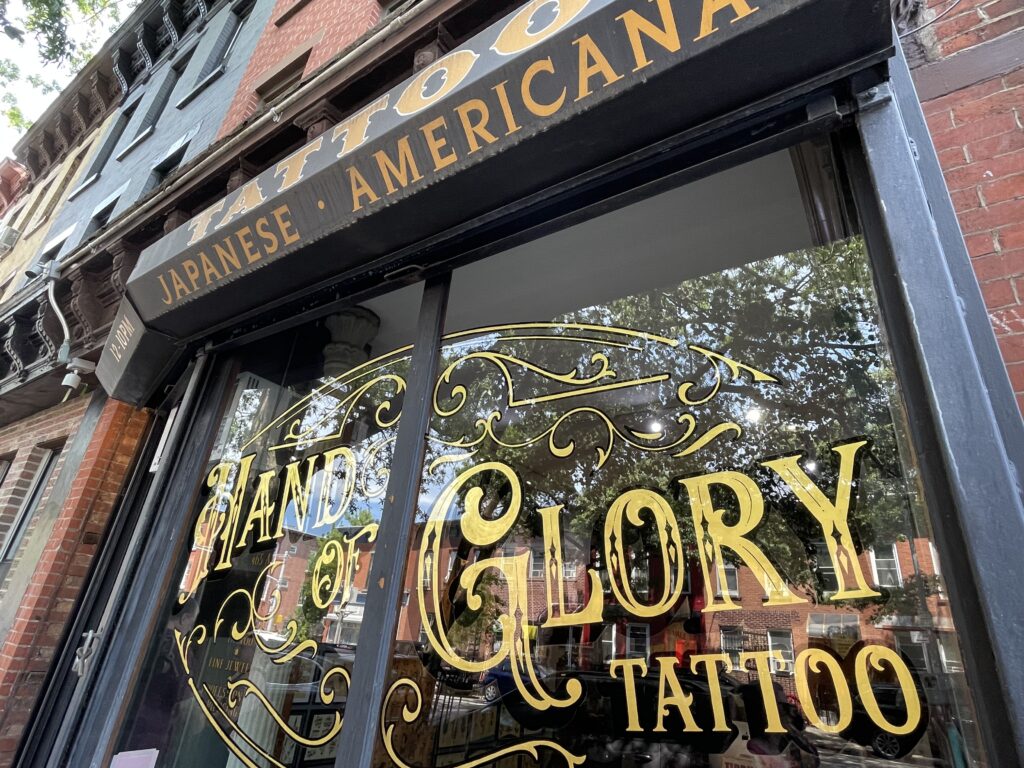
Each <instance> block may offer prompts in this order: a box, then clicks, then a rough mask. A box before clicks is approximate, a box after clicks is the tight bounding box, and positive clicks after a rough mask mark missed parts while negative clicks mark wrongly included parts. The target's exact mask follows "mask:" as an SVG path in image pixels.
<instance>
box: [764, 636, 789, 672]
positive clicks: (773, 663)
mask: <svg viewBox="0 0 1024 768" xmlns="http://www.w3.org/2000/svg"><path fill="white" fill-rule="evenodd" d="M772 632H787V633H788V634H789V649H788V650H789V656H790V657H789V659H786V660H785V662H784V663H785V664H786V668H785V669H780V668H779V667H780V662H779V661H778V660H777V659H776V658H774V657H770V660H769V667H770V669H771V671H772V674H773V675H785V676H787V677H789V676H791V675H792V674H793V664H794V662H795V660H796V651H795V649H794V648H793V631H792V630H790V629H769V630H767V635H768V651H769V653H771V652H772V651H774V650H776V648H775V647H773V645H772Z"/></svg>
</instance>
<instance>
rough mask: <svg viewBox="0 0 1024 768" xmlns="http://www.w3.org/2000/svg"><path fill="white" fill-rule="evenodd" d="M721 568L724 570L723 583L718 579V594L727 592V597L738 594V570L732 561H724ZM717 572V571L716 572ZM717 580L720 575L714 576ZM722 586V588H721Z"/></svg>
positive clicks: (737, 595)
mask: <svg viewBox="0 0 1024 768" xmlns="http://www.w3.org/2000/svg"><path fill="white" fill-rule="evenodd" d="M722 570H723V571H725V583H724V584H722V583H721V582H720V581H719V584H718V594H720V595H722V594H728V595H729V597H739V596H740V570H739V568H737V567H736V566H735V565H733V564H732V563H724V564H723V565H722ZM716 573H717V572H716ZM716 578H718V579H719V580H720V579H721V576H716ZM723 587H724V589H723Z"/></svg>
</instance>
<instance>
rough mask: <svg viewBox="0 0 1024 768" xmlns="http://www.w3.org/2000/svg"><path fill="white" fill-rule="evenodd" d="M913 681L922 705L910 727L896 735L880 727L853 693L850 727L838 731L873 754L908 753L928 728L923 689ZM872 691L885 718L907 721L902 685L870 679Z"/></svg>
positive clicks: (892, 755) (892, 756) (896, 755)
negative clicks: (911, 727)
mask: <svg viewBox="0 0 1024 768" xmlns="http://www.w3.org/2000/svg"><path fill="white" fill-rule="evenodd" d="M915 683H916V684H917V686H918V688H917V694H918V697H919V698H920V700H921V705H922V706H921V721H920V722H919V723H918V724H917V727H916V728H914V730H913V731H911V732H910V733H908V734H905V735H903V736H897V735H896V734H894V733H889V732H888V731H884V730H882V729H881V728H879V727H878V725H876V724H875V723H874V722H873V721H872V719H871V718H870V716H868V713H867V710H865V709H864V703H863V702H862V701H861V699H860V697H859V696H856V695H855V696H854V699H853V706H854V709H853V720H852V722H851V723H850V725H849V727H847V728H846V729H845V730H844V731H843V732H842V733H841V734H840V735H841V736H842V737H843V738H844V739H850V740H851V741H856V742H857V743H858V744H861V745H863V746H865V747H868V748H870V749H871V751H872V752H874V753H875V754H876V755H878V756H879V757H884V758H886V759H888V760H896V759H898V758H901V757H903V756H904V755H907V754H909V753H910V752H911V751H912V750H913V749H914V747H916V746H917V742H919V741H920V740H921V736H922V735H924V732H925V731H926V730H927V729H928V706H927V704H926V702H925V697H924V691H923V690H922V689H921V684H920V682H918V681H917V680H916V679H915ZM871 691H872V692H873V693H874V695H875V701H876V702H878V708H879V710H881V712H882V716H883V717H884V718H885V719H886V721H887V722H890V723H894V724H896V725H900V724H902V723H905V722H906V721H907V705H906V702H905V700H904V695H903V689H902V688H901V687H900V686H899V685H895V684H891V683H872V684H871Z"/></svg>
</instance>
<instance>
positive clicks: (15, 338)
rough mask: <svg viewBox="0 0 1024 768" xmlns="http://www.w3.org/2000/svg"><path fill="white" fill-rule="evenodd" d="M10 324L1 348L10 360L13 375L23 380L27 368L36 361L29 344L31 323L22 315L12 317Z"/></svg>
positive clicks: (31, 329) (31, 346)
mask: <svg viewBox="0 0 1024 768" xmlns="http://www.w3.org/2000/svg"><path fill="white" fill-rule="evenodd" d="M10 322H11V324H10V327H9V328H8V329H7V336H6V337H5V338H4V345H3V347H4V351H5V352H6V353H7V355H8V357H10V358H11V363H12V364H13V368H14V375H15V376H16V377H17V378H19V379H24V378H25V374H26V373H27V372H28V367H29V366H30V365H32V363H34V362H35V360H36V354H35V353H34V351H33V345H32V342H31V336H32V332H33V330H34V329H33V327H32V326H33V322H32V321H31V320H30V319H28V318H26V317H24V316H23V315H13V316H12V317H11V320H10Z"/></svg>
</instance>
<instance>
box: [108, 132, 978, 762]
mask: <svg viewBox="0 0 1024 768" xmlns="http://www.w3.org/2000/svg"><path fill="white" fill-rule="evenodd" d="M856 151H859V150H856ZM856 151H855V150H851V149H850V137H849V136H841V135H839V134H818V135H816V136H813V137H811V138H803V139H802V140H799V141H795V142H794V141H792V140H790V141H788V142H779V143H778V145H777V146H775V147H773V148H772V150H771V151H767V152H763V151H754V152H750V153H749V154H748V155H747V156H746V157H745V158H744V160H743V162H739V163H726V164H723V166H724V167H722V168H721V169H718V170H716V172H714V173H699V174H694V175H693V176H692V177H691V178H689V179H688V180H687V183H682V184H680V183H678V182H677V181H660V182H659V183H658V184H657V185H654V188H653V189H652V190H647V191H642V192H637V193H636V194H633V195H632V196H631V197H630V199H629V200H628V202H627V201H623V200H619V201H616V202H614V203H610V204H608V205H605V206H604V207H603V209H602V210H601V212H600V215H594V214H593V213H589V214H588V215H587V216H585V217H580V219H579V220H574V221H573V222H572V223H571V225H569V226H560V227H551V228H550V229H549V231H546V232H545V233H544V234H543V235H542V236H539V237H535V238H532V239H531V238H522V239H521V241H520V242H518V243H516V244H515V245H513V246H511V247H507V248H495V249H491V252H489V253H487V254H486V255H485V256H484V257H482V258H477V259H474V260H467V259H462V260H461V261H460V262H459V263H458V264H457V265H455V266H454V267H448V268H444V269H438V270H435V271H433V272H431V273H430V274H429V275H428V276H427V278H426V280H425V281H424V282H414V283H411V284H408V285H405V286H402V287H398V288H393V289H390V290H388V291H387V292H384V293H378V294H367V295H366V296H365V298H362V299H361V300H357V301H350V302H346V303H341V304H336V305H335V306H332V307H330V308H329V309H328V310H324V311H319V312H313V313H311V314H310V315H309V316H307V317H305V318H301V319H298V320H291V321H290V322H288V323H286V324H284V325H276V326H268V327H266V328H264V329H262V330H261V331H259V332H258V334H256V335H257V336H258V338H253V339H250V340H247V341H246V342H245V343H236V342H231V343H228V344H225V345H222V346H221V347H220V348H219V349H218V350H217V351H216V352H215V353H214V354H211V355H210V356H209V359H208V362H206V363H205V369H204V370H205V373H204V374H203V375H202V376H197V378H196V380H197V382H199V383H197V384H196V385H195V390H194V391H195V396H194V399H193V405H194V408H193V409H192V410H193V413H192V415H191V416H190V417H189V420H188V421H186V422H185V423H186V426H180V427H179V428H180V429H182V430H183V431H184V434H185V435H186V436H185V437H184V439H183V440H182V446H183V447H182V448H181V449H179V456H187V458H185V459H182V460H179V461H178V462H177V463H176V465H175V467H174V468H173V469H172V470H171V471H170V475H169V480H168V483H169V485H168V487H169V488H171V489H172V491H170V492H168V493H166V494H165V498H164V499H163V500H162V502H160V503H158V505H157V511H156V514H155V517H154V523H153V528H152V536H153V537H155V538H154V539H152V540H151V541H150V543H149V544H148V547H149V548H148V549H147V551H146V554H145V555H144V557H145V561H146V562H147V563H148V564H149V568H147V569H144V570H143V571H140V572H139V573H138V574H137V575H136V579H135V583H134V585H133V586H131V587H130V588H129V593H128V594H129V596H128V598H127V601H126V605H125V608H124V611H125V613H124V616H125V617H126V618H125V621H126V622H130V625H131V626H133V627H134V631H133V632H132V633H131V636H130V638H126V639H124V640H121V641H119V642H120V647H119V648H115V649H114V650H113V651H112V654H113V655H114V657H115V658H120V659H122V660H124V664H123V666H120V668H119V669H117V670H116V671H115V672H109V671H108V672H107V673H106V674H107V677H106V678H104V679H105V680H108V681H110V682H111V683H112V684H115V685H116V686H117V687H118V690H121V691H123V694H124V696H123V700H120V701H117V702H109V706H108V708H107V710H108V711H106V712H103V713H102V716H100V715H99V714H96V713H94V714H93V715H92V717H93V718H94V719H93V720H92V721H91V722H95V723H99V724H100V727H98V728H97V729H96V730H95V735H94V737H93V742H92V747H93V748H94V749H95V750H96V752H95V753H96V754H106V755H108V756H110V757H113V756H114V755H121V756H123V757H122V758H121V759H122V760H127V759H129V758H132V756H134V755H144V756H146V759H147V760H150V762H148V763H145V764H146V765H154V766H158V767H159V768H184V767H185V766H197V765H202V766H209V767H210V768H242V767H243V766H245V767H246V768H272V767H273V768H283V767H284V766H287V767H288V768H299V766H333V765H361V766H369V765H373V766H390V765H397V766H401V767H402V768H420V767H421V766H458V767H459V768H471V767H472V768H475V766H483V765H497V766H508V767H511V766H523V767H524V768H525V767H526V766H533V765H542V766H566V768H568V767H569V766H577V765H659V766H666V767H668V766H715V767H716V768H727V767H728V766H793V767H797V766H799V767H801V768H802V767H804V766H818V765H821V766H832V765H834V766H839V765H850V764H853V763H851V762H850V761H851V760H860V761H862V762H861V763H857V764H864V765H919V764H928V765H935V766H949V767H950V768H954V767H957V768H958V767H959V766H968V765H970V766H984V765H996V764H997V763H995V762H992V760H991V758H990V757H989V756H988V753H987V751H986V750H987V747H986V743H985V738H984V734H983V732H982V727H981V725H980V715H979V702H978V701H977V700H976V698H975V694H974V693H972V689H971V688H970V687H969V686H968V684H967V675H968V672H969V670H965V665H964V662H963V659H964V658H965V656H967V655H968V654H967V653H966V651H965V650H963V649H962V643H963V640H964V636H965V633H964V630H963V621H962V620H961V618H960V615H959V614H958V612H957V611H955V610H954V604H953V600H952V597H951V588H952V592H954V593H955V592H956V588H955V585H952V584H950V585H947V583H946V580H945V578H946V574H948V573H951V572H952V571H951V568H950V567H947V565H948V564H947V563H946V562H943V563H942V565H941V567H940V564H939V562H938V558H939V554H938V553H939V552H948V551H949V550H948V546H949V541H948V540H943V539H942V537H941V535H937V533H936V520H937V519H938V516H939V515H940V512H941V510H939V509H938V508H937V505H941V504H942V503H943V500H942V497H941V494H937V493H936V491H935V489H934V488H931V487H930V483H931V480H930V479H929V478H930V477H931V475H930V473H931V472H933V471H934V470H933V469H932V468H930V467H925V466H923V465H922V458H921V457H922V454H923V449H922V446H921V445H920V442H919V441H920V440H921V431H920V429H919V427H918V426H917V425H916V422H917V420H918V418H919V417H918V416H916V415H915V412H914V406H913V404H912V403H911V402H910V400H911V399H912V398H909V397H908V384H907V378H906V377H907V375H908V374H907V371H908V370H910V369H909V368H908V366H907V363H906V361H905V360H904V362H903V363H899V362H898V360H899V359H902V358H901V355H903V354H904V353H903V352H902V351H901V347H900V344H901V342H900V341H899V339H896V338H894V337H895V336H898V335H899V334H900V333H901V332H902V331H901V330H900V329H899V328H896V327H894V324H893V321H890V318H889V315H888V314H887V310H886V309H884V308H887V307H888V306H890V305H891V303H890V299H889V298H888V297H887V296H886V295H885V291H884V290H883V289H881V288H880V287H879V286H880V285H881V283H882V282H883V281H881V280H880V279H879V269H880V267H879V265H880V264H885V263H886V262H887V259H888V258H889V256H888V255H886V253H885V251H886V247H885V245H884V244H883V243H882V242H881V241H880V240H879V239H878V237H877V235H872V234H871V232H870V231H866V230H868V229H869V227H868V226H866V224H865V223H864V222H865V221H867V219H866V218H864V220H863V221H862V216H861V215H860V214H859V213H858V206H857V205H856V204H855V203H854V200H855V199H857V200H862V196H861V194H860V193H859V192H858V190H857V189H856V186H857V183H858V182H857V181H856V179H853V180H851V177H852V176H854V175H856V174H857V173H859V172H860V171H858V170H857V169H856V168H854V167H852V165H851V164H850V162H849V158H850V157H851V152H852V153H853V154H856ZM862 207H863V206H861V208H862ZM895 322H898V323H901V322H902V320H900V319H897V321H895ZM909 386H917V384H912V385H909ZM122 626H128V624H125V625H122ZM140 759H141V758H140ZM126 764H129V763H126Z"/></svg>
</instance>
